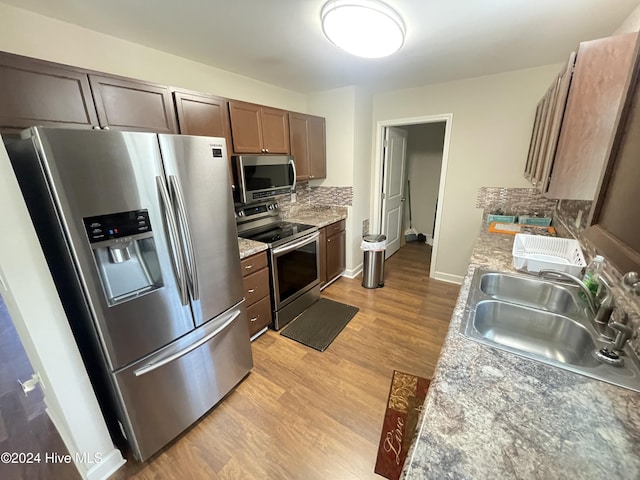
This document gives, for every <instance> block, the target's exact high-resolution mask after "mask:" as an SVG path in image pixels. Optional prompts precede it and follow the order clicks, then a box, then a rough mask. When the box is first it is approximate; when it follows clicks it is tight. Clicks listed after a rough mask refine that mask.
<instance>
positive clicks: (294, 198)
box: [291, 192, 298, 203]
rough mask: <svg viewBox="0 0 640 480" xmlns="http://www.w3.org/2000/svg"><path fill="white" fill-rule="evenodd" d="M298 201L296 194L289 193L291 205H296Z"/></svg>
mask: <svg viewBox="0 0 640 480" xmlns="http://www.w3.org/2000/svg"><path fill="white" fill-rule="evenodd" d="M297 201H298V194H297V193H296V192H293V193H291V203H296V202H297Z"/></svg>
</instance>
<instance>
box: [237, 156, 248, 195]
mask: <svg viewBox="0 0 640 480" xmlns="http://www.w3.org/2000/svg"><path fill="white" fill-rule="evenodd" d="M238 173H239V174H240V200H241V201H242V203H247V182H246V178H245V177H244V162H243V161H242V157H238Z"/></svg>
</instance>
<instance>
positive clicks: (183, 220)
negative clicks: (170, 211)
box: [168, 175, 200, 300]
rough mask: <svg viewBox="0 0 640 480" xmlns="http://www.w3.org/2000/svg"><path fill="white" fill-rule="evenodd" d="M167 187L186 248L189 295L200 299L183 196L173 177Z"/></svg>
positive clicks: (176, 180) (196, 268)
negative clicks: (174, 202) (171, 193)
mask: <svg viewBox="0 0 640 480" xmlns="http://www.w3.org/2000/svg"><path fill="white" fill-rule="evenodd" d="M168 177H169V185H170V186H171V190H172V192H173V193H174V194H175V198H176V203H177V207H178V208H177V213H178V221H179V222H180V226H181V227H182V228H181V231H182V232H183V235H184V237H185V238H184V245H185V246H186V248H187V259H186V264H187V272H188V274H189V279H190V283H191V294H192V295H193V299H194V300H198V299H199V298H200V288H199V286H198V267H197V265H196V257H195V249H194V248H193V240H192V239H191V230H190V229H189V221H188V219H187V209H186V207H185V202H184V196H183V195H182V190H181V189H180V185H179V184H178V178H177V177H176V176H175V175H168Z"/></svg>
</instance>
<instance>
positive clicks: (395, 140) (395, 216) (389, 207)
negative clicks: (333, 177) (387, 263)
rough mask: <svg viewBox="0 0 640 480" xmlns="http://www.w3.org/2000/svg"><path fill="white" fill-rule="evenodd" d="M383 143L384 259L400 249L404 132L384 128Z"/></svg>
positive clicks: (405, 141)
mask: <svg viewBox="0 0 640 480" xmlns="http://www.w3.org/2000/svg"><path fill="white" fill-rule="evenodd" d="M384 141H385V148H384V167H383V168H384V170H383V182H382V232H383V233H384V234H385V235H386V236H387V251H386V254H385V258H388V257H389V256H391V255H393V254H394V253H395V252H397V251H398V249H399V248H400V235H401V234H402V232H401V229H402V211H403V209H402V206H403V203H404V165H405V157H406V154H407V132H406V130H403V129H400V128H395V127H387V129H386V132H385V140H384Z"/></svg>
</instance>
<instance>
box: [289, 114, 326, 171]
mask: <svg viewBox="0 0 640 480" xmlns="http://www.w3.org/2000/svg"><path fill="white" fill-rule="evenodd" d="M289 138H290V142H291V155H293V158H294V160H295V163H296V179H297V180H313V179H319V178H326V176H327V157H326V147H325V145H326V140H325V119H324V118H323V117H316V116H314V115H307V114H303V113H294V112H290V113H289Z"/></svg>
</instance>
